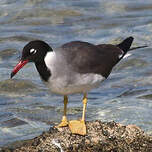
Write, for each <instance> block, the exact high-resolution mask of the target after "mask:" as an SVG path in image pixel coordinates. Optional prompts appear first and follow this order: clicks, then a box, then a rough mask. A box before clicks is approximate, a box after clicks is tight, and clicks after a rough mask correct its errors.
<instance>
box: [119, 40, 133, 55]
mask: <svg viewBox="0 0 152 152" xmlns="http://www.w3.org/2000/svg"><path fill="white" fill-rule="evenodd" d="M133 40H134V38H133V37H128V38H126V39H125V40H124V41H122V42H121V43H120V44H118V45H117V47H119V48H120V49H121V50H123V51H124V54H126V53H127V52H128V51H129V49H130V47H131V44H132V42H133Z"/></svg>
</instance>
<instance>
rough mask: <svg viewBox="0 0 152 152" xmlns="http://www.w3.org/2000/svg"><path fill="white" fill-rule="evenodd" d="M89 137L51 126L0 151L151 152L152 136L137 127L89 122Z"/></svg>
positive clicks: (65, 128) (87, 123)
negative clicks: (38, 134)
mask: <svg viewBox="0 0 152 152" xmlns="http://www.w3.org/2000/svg"><path fill="white" fill-rule="evenodd" d="M86 126H87V135H85V136H81V135H76V134H72V133H71V132H70V130H69V128H68V127H64V128H59V129H57V128H55V127H51V128H50V129H49V131H46V132H43V133H42V134H41V135H40V136H37V137H35V138H33V139H29V140H24V141H17V142H15V143H12V144H10V146H8V147H3V148H0V151H1V152H40V151H45V152H59V151H60V152H70V151H72V152H77V151H81V152H94V151H96V152H99V151H100V152H101V151H104V152H106V151H107V152H108V151H109V152H110V151H118V152H119V151H123V152H131V151H133V152H138V151H140V152H150V151H152V135H147V134H146V133H145V132H144V131H142V130H141V129H140V128H139V127H138V126H135V125H127V126H125V125H122V124H120V123H116V122H101V121H98V120H96V121H91V122H86Z"/></svg>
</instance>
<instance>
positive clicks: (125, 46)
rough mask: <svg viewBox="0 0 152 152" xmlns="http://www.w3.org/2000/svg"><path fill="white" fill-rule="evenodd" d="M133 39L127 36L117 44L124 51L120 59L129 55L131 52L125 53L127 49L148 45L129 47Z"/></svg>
mask: <svg viewBox="0 0 152 152" xmlns="http://www.w3.org/2000/svg"><path fill="white" fill-rule="evenodd" d="M133 40H134V38H133V37H128V38H126V39H125V40H124V41H122V42H121V43H120V44H118V45H117V47H119V48H120V49H121V50H123V51H124V54H123V56H122V57H121V58H120V59H122V58H126V57H128V56H130V55H131V54H130V53H127V52H128V51H132V50H135V49H140V48H145V47H148V46H147V45H143V46H138V47H133V48H130V47H131V44H132V42H133Z"/></svg>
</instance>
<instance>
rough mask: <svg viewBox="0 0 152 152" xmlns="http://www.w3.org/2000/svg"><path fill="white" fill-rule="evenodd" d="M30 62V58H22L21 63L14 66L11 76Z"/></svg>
mask: <svg viewBox="0 0 152 152" xmlns="http://www.w3.org/2000/svg"><path fill="white" fill-rule="evenodd" d="M27 63H28V60H24V61H23V60H20V61H19V63H18V64H17V65H16V66H15V67H14V69H13V71H12V73H11V78H12V77H13V76H14V75H15V74H16V73H17V72H18V71H19V70H20V69H21V68H22V67H23V66H24V65H25V64H27Z"/></svg>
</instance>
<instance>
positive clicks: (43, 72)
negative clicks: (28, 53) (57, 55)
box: [35, 61, 51, 82]
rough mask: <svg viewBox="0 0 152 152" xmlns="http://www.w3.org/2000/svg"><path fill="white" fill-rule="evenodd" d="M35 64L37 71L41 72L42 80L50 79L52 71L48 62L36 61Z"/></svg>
mask: <svg viewBox="0 0 152 152" xmlns="http://www.w3.org/2000/svg"><path fill="white" fill-rule="evenodd" d="M35 66H36V68H37V71H38V72H39V74H40V76H41V78H42V80H44V81H46V82H47V81H48V80H49V78H50V76H51V71H50V70H49V69H48V68H47V66H46V64H45V62H44V61H42V62H40V63H39V62H36V63H35Z"/></svg>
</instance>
